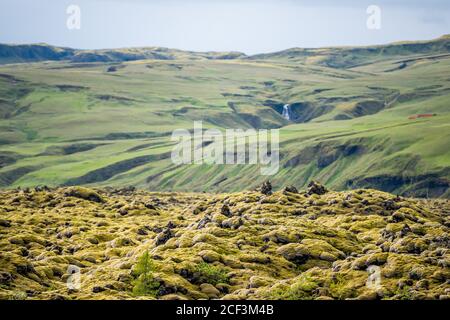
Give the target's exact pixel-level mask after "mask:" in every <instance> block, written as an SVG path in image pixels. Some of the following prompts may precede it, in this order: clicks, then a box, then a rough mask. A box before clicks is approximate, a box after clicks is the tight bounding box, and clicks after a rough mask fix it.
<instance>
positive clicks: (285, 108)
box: [282, 104, 291, 120]
mask: <svg viewBox="0 0 450 320" xmlns="http://www.w3.org/2000/svg"><path fill="white" fill-rule="evenodd" d="M290 107H291V105H290V104H285V105H284V106H283V114H282V116H283V118H285V119H286V120H291V108H290Z"/></svg>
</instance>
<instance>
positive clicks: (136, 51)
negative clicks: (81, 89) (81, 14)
mask: <svg viewBox="0 0 450 320" xmlns="http://www.w3.org/2000/svg"><path fill="white" fill-rule="evenodd" d="M242 57H245V54H243V53H241V52H191V51H182V50H175V49H167V48H159V47H149V48H129V49H112V50H107V49H105V50H76V49H71V48H61V47H55V46H51V45H47V44H27V45H10V44H0V64H5V63H21V62H39V61H70V62H121V61H133V60H144V59H155V60H174V59H180V58H186V59H223V60H227V59H236V58H242Z"/></svg>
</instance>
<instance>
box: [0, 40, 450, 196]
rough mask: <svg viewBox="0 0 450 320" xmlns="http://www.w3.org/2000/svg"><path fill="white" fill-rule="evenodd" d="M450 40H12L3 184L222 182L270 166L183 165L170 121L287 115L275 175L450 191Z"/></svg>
mask: <svg viewBox="0 0 450 320" xmlns="http://www.w3.org/2000/svg"><path fill="white" fill-rule="evenodd" d="M449 41H450V39H449V37H448V36H444V37H441V38H439V39H436V40H432V41H423V42H408V43H396V44H390V45H384V46H372V47H358V48H347V47H344V48H323V49H290V50H287V51H283V52H280V53H274V54H265V55H256V56H251V57H249V56H245V55H243V54H240V53H234V52H231V53H214V52H210V53H196V52H184V51H180V50H172V49H162V48H136V49H120V50H92V51H86V50H73V49H62V48H56V47H50V46H47V45H31V46H10V45H1V46H0V61H1V63H3V65H1V66H0V128H1V130H0V186H2V187H4V188H7V187H18V186H21V187H26V186H35V185H41V184H45V185H51V186H58V185H74V184H77V185H78V184H83V185H95V186H109V185H111V186H123V185H134V186H137V187H139V188H145V189H151V190H164V191H207V192H221V191H240V190H242V189H250V188H252V187H256V186H257V185H259V184H260V183H262V182H263V181H264V180H265V179H267V177H265V176H261V175H260V174H259V167H258V166H256V165H221V166H217V165H186V166H176V165H174V164H172V162H171V161H170V158H169V152H170V151H171V149H172V146H173V143H172V142H171V141H170V135H171V132H172V131H173V130H174V129H178V128H187V129H190V128H192V126H193V121H195V120H203V122H204V126H205V127H215V128H219V129H226V128H280V129H281V149H280V157H281V164H280V171H279V172H278V174H276V175H275V176H273V177H270V179H271V181H272V182H273V184H274V185H275V187H280V186H282V185H286V184H288V183H289V184H293V185H296V186H297V187H304V186H305V185H306V184H307V182H308V181H310V180H311V179H317V180H320V181H321V182H323V183H324V184H326V185H328V186H330V187H333V188H336V189H338V190H344V189H353V188H361V187H372V188H377V189H381V190H384V191H389V192H392V193H398V194H403V195H409V196H419V197H446V198H448V197H450V193H449V184H450V182H449V181H450V152H449V149H448V142H449V136H450V121H449V120H450V113H449V111H450V109H449V103H450V95H449V92H450V83H449V81H450V77H449V71H450V51H449ZM44 60H45V61H44ZM32 61H34V62H33V63H29V62H32ZM36 61H37V62H36ZM12 62H27V63H16V64H8V63H12ZM285 104H289V105H290V110H291V118H290V119H289V120H287V119H285V118H284V117H283V116H282V112H283V106H284V105H285ZM415 114H433V115H434V116H431V117H427V118H417V119H410V116H412V115H415Z"/></svg>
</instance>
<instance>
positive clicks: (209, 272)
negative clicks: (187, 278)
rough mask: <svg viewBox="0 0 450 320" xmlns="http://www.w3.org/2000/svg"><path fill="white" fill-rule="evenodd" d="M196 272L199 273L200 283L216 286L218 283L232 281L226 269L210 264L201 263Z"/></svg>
mask: <svg viewBox="0 0 450 320" xmlns="http://www.w3.org/2000/svg"><path fill="white" fill-rule="evenodd" d="M195 271H196V272H197V273H198V281H199V282H202V283H209V284H212V285H216V284H218V283H225V284H227V283H229V282H230V279H229V277H228V275H227V272H226V270H225V269H223V268H220V267H217V266H214V265H212V264H210V263H206V262H200V263H199V264H197V266H196V268H195Z"/></svg>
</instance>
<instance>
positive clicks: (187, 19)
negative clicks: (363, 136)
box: [0, 0, 450, 54]
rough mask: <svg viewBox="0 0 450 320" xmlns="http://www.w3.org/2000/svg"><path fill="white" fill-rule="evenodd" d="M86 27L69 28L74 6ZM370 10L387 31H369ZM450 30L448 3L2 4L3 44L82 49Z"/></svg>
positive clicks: (263, 48) (372, 38) (255, 48)
mask: <svg viewBox="0 0 450 320" xmlns="http://www.w3.org/2000/svg"><path fill="white" fill-rule="evenodd" d="M71 4H75V5H78V6H79V8H80V9H81V29H80V30H69V29H68V28H67V27H66V21H67V18H68V14H67V13H66V9H67V7H68V6H69V5H71ZM369 5H378V6H379V7H380V9H381V29H380V30H369V29H368V28H367V27H366V21H367V18H368V14H367V13H366V9H367V7H368V6H369ZM447 33H450V1H448V0H390V1H388V0H369V1H366V0H340V1H332V0H317V1H314V0H305V1H302V0H298V1H297V0H241V1H238V0H149V1H145V0H128V1H127V0H123V1H122V0H69V1H67V0H0V42H1V43H38V42H45V43H49V44H52V45H57V46H67V47H72V48H80V49H102V48H120V47H140V46H162V47H169V48H177V49H184V50H194V51H242V52H245V53H247V54H255V53H263V52H274V51H279V50H284V49H288V48H292V47H324V46H340V45H369V44H382V43H388V42H393V41H400V40H427V39H433V38H436V37H439V36H441V35H443V34H447Z"/></svg>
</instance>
